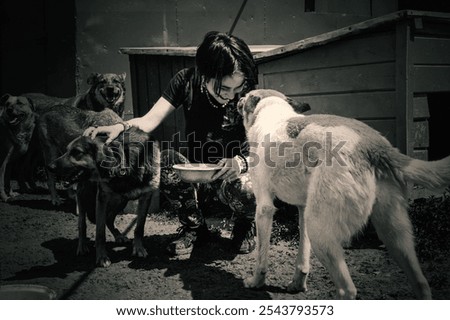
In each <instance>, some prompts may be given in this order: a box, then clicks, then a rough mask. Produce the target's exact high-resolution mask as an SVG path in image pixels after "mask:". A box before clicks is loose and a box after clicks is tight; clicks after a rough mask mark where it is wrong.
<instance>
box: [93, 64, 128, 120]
mask: <svg viewBox="0 0 450 320" xmlns="http://www.w3.org/2000/svg"><path fill="white" fill-rule="evenodd" d="M125 78H126V73H125V72H124V73H122V74H115V73H92V74H91V75H90V76H89V77H88V79H87V83H88V84H89V85H90V92H91V93H93V94H94V95H95V97H96V100H97V101H98V102H99V103H100V104H102V105H103V106H104V107H105V108H111V109H113V110H114V111H116V112H117V111H118V110H116V108H117V107H118V106H119V105H123V103H124V100H125ZM122 112H123V110H122ZM118 114H119V115H121V113H119V112H118Z"/></svg>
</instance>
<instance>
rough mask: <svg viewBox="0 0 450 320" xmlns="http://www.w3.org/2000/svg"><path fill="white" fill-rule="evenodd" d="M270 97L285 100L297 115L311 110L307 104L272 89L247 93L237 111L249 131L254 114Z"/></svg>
mask: <svg viewBox="0 0 450 320" xmlns="http://www.w3.org/2000/svg"><path fill="white" fill-rule="evenodd" d="M269 97H278V98H281V99H283V100H285V101H286V102H287V103H288V104H289V105H291V107H292V109H293V110H294V111H295V112H296V113H304V112H306V111H309V110H311V107H310V106H309V104H307V103H302V102H298V101H296V100H294V99H292V98H289V97H287V96H285V95H284V94H283V93H281V92H279V91H276V90H272V89H256V90H252V91H250V92H249V93H247V94H246V95H245V96H244V97H242V98H241V99H240V100H239V102H238V104H237V109H238V111H239V113H240V114H241V115H242V117H243V119H244V126H245V127H246V128H247V129H248V127H250V126H251V125H252V124H253V122H254V112H255V109H256V107H257V105H258V103H260V101H261V100H263V99H265V98H269Z"/></svg>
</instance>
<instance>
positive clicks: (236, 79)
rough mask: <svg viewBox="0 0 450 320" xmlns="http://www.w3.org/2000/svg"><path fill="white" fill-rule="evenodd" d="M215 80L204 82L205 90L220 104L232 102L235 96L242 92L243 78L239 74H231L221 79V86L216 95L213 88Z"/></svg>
mask: <svg viewBox="0 0 450 320" xmlns="http://www.w3.org/2000/svg"><path fill="white" fill-rule="evenodd" d="M216 81H217V80H216V79H210V80H208V81H207V82H206V89H207V90H208V92H209V94H210V95H211V96H212V97H213V98H214V99H215V100H216V101H217V102H218V103H220V104H224V103H227V102H228V101H229V100H232V99H233V98H234V97H235V96H236V94H238V93H240V92H241V91H242V90H244V86H245V78H244V75H243V74H241V73H233V74H232V75H231V76H225V77H223V78H222V84H221V86H220V88H219V94H216V93H215V92H214V91H215V90H214V87H215V84H216Z"/></svg>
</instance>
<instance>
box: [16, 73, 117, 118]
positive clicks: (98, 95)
mask: <svg viewBox="0 0 450 320" xmlns="http://www.w3.org/2000/svg"><path fill="white" fill-rule="evenodd" d="M125 78H126V73H122V74H115V73H92V74H91V75H90V76H89V77H88V79H87V83H88V85H89V89H88V90H87V92H85V93H83V94H79V95H77V96H75V97H70V98H60V97H52V96H47V95H45V94H42V93H25V94H24V96H25V97H27V98H29V99H31V100H32V101H33V104H34V106H35V108H36V111H37V112H38V113H42V112H45V111H46V110H47V109H49V108H50V107H52V106H55V105H67V106H72V107H76V108H79V109H82V110H92V111H103V110H104V109H111V110H113V111H114V112H115V113H117V114H118V115H119V116H120V117H122V116H123V111H124V107H125Z"/></svg>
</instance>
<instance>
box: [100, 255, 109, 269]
mask: <svg viewBox="0 0 450 320" xmlns="http://www.w3.org/2000/svg"><path fill="white" fill-rule="evenodd" d="M110 265H111V260H109V258H108V257H106V256H105V257H98V258H97V266H99V267H102V268H108V267H109V266H110Z"/></svg>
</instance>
